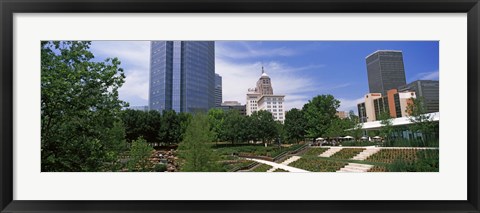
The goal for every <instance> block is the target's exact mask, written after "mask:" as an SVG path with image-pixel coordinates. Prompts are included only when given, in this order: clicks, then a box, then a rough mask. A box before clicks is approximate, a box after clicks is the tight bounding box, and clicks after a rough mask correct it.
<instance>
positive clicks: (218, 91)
mask: <svg viewBox="0 0 480 213" xmlns="http://www.w3.org/2000/svg"><path fill="white" fill-rule="evenodd" d="M222 99H223V98H222V76H220V75H219V74H217V73H215V106H216V107H218V106H220V105H222V101H223V100H222Z"/></svg>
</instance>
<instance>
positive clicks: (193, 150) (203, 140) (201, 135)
mask: <svg viewBox="0 0 480 213" xmlns="http://www.w3.org/2000/svg"><path fill="white" fill-rule="evenodd" d="M211 142H212V133H211V132H210V125H209V121H208V116H207V115H205V114H201V113H197V114H195V115H194V116H193V117H192V120H191V122H190V125H189V126H188V127H187V131H186V132H185V138H184V139H183V141H182V142H181V143H180V144H179V146H178V150H179V157H180V160H181V161H182V164H181V168H180V169H181V171H184V172H213V171H220V170H221V169H220V167H219V165H218V163H217V161H218V159H219V157H218V156H217V154H216V153H215V152H214V150H213V149H212V144H211Z"/></svg>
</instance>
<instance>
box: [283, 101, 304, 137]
mask: <svg viewBox="0 0 480 213" xmlns="http://www.w3.org/2000/svg"><path fill="white" fill-rule="evenodd" d="M306 125H307V124H306V122H305V118H304V116H303V112H302V111H301V110H298V109H296V108H293V109H291V110H290V111H288V112H287V114H286V115H285V132H286V134H287V137H288V139H290V140H295V142H297V143H298V141H300V140H303V138H304V137H305V134H306V132H305V128H306Z"/></svg>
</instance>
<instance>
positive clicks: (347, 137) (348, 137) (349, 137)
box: [343, 135, 353, 139]
mask: <svg viewBox="0 0 480 213" xmlns="http://www.w3.org/2000/svg"><path fill="white" fill-rule="evenodd" d="M343 138H345V139H353V137H352V136H350V135H347V136H345V137H343Z"/></svg>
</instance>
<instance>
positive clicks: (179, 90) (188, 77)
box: [149, 41, 215, 112]
mask: <svg viewBox="0 0 480 213" xmlns="http://www.w3.org/2000/svg"><path fill="white" fill-rule="evenodd" d="M149 86H150V87H149V108H150V110H159V111H163V110H175V111H176V112H196V111H208V110H209V109H210V108H213V107H214V106H215V43H214V42H213V41H152V42H151V46H150V85H149Z"/></svg>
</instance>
